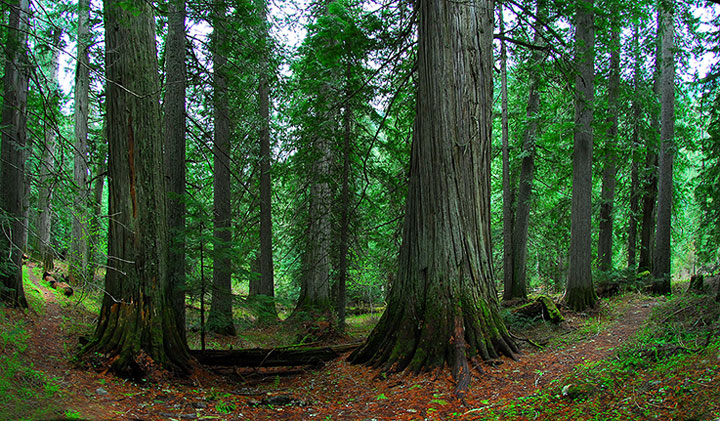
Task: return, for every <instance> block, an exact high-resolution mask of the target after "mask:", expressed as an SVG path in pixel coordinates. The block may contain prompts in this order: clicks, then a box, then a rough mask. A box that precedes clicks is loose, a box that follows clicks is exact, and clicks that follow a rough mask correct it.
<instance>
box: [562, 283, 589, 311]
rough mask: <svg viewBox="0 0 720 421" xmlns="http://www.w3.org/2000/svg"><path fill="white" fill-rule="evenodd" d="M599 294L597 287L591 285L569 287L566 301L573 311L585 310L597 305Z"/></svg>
mask: <svg viewBox="0 0 720 421" xmlns="http://www.w3.org/2000/svg"><path fill="white" fill-rule="evenodd" d="M596 301H597V296H596V295H595V289H594V288H593V287H592V286H590V287H586V288H569V289H568V290H567V292H566V294H565V303H566V304H567V306H568V307H570V309H572V310H573V311H584V310H587V309H589V308H593V307H595V302H596Z"/></svg>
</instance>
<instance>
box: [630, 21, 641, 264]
mask: <svg viewBox="0 0 720 421" xmlns="http://www.w3.org/2000/svg"><path fill="white" fill-rule="evenodd" d="M639 38H640V28H639V24H638V23H635V25H634V27H633V41H632V49H633V60H634V62H635V65H634V67H633V90H634V95H633V99H632V115H633V123H632V149H631V153H632V156H631V161H630V215H629V218H628V238H627V240H628V245H627V252H628V269H631V270H632V269H635V264H636V261H637V258H636V255H637V226H638V216H639V211H640V209H639V208H640V191H639V186H640V164H639V162H638V149H639V147H640V118H641V117H642V109H641V108H640V107H641V106H640V68H641V67H640V65H641V54H640V39H639Z"/></svg>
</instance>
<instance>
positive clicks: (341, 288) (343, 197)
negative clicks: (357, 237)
mask: <svg viewBox="0 0 720 421" xmlns="http://www.w3.org/2000/svg"><path fill="white" fill-rule="evenodd" d="M350 77H351V69H350V63H347V64H346V67H345V92H344V96H345V104H344V107H343V110H342V120H343V128H342V133H343V134H342V139H343V140H342V152H341V156H342V171H341V173H340V228H339V229H340V241H339V244H338V246H339V248H340V250H339V257H338V266H337V280H336V284H337V297H336V298H337V300H336V303H335V308H336V310H337V325H338V330H340V331H341V332H343V331H344V330H345V305H346V304H347V296H346V295H347V279H348V253H349V251H350V150H351V137H352V108H351V106H350V100H351V99H352V95H353V93H352V90H351V87H350Z"/></svg>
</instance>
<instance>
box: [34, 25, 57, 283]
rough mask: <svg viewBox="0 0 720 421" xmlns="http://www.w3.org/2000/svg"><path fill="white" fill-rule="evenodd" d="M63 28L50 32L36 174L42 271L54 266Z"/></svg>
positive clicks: (38, 241)
mask: <svg viewBox="0 0 720 421" xmlns="http://www.w3.org/2000/svg"><path fill="white" fill-rule="evenodd" d="M61 36H62V30H61V29H59V28H56V29H54V30H53V33H52V45H53V47H52V53H51V56H50V68H49V75H48V85H49V91H50V96H49V99H48V104H49V109H47V110H45V120H44V122H43V123H44V131H45V142H44V144H43V149H42V156H41V158H40V160H41V164H40V175H39V177H38V184H39V187H38V215H37V233H38V234H37V235H38V239H37V243H38V252H39V254H40V261H41V262H42V266H43V272H52V271H53V269H54V268H55V260H54V256H53V250H52V246H51V244H50V229H51V224H52V196H53V185H52V184H53V179H54V173H55V159H56V157H55V153H56V149H57V133H58V122H57V114H58V113H59V111H60V110H59V108H60V92H59V89H60V88H59V85H58V70H59V64H60V38H61Z"/></svg>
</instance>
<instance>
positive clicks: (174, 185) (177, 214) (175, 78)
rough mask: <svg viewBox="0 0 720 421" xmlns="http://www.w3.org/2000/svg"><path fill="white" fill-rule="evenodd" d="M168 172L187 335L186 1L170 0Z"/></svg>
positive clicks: (181, 317) (180, 315)
mask: <svg viewBox="0 0 720 421" xmlns="http://www.w3.org/2000/svg"><path fill="white" fill-rule="evenodd" d="M166 43H167V44H166V48H165V51H166V56H167V57H166V72H165V73H166V75H167V83H166V85H167V88H166V90H165V101H164V104H163V106H164V111H165V120H164V133H165V172H166V174H167V191H168V197H167V213H168V215H167V217H168V234H169V236H170V248H169V253H168V283H169V286H170V291H172V303H173V309H174V310H175V318H176V322H177V325H178V326H180V327H181V333H182V335H183V337H184V336H185V293H186V290H185V268H186V262H185V171H186V170H185V85H186V82H185V77H186V76H185V0H171V1H169V2H168V35H167V41H166Z"/></svg>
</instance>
